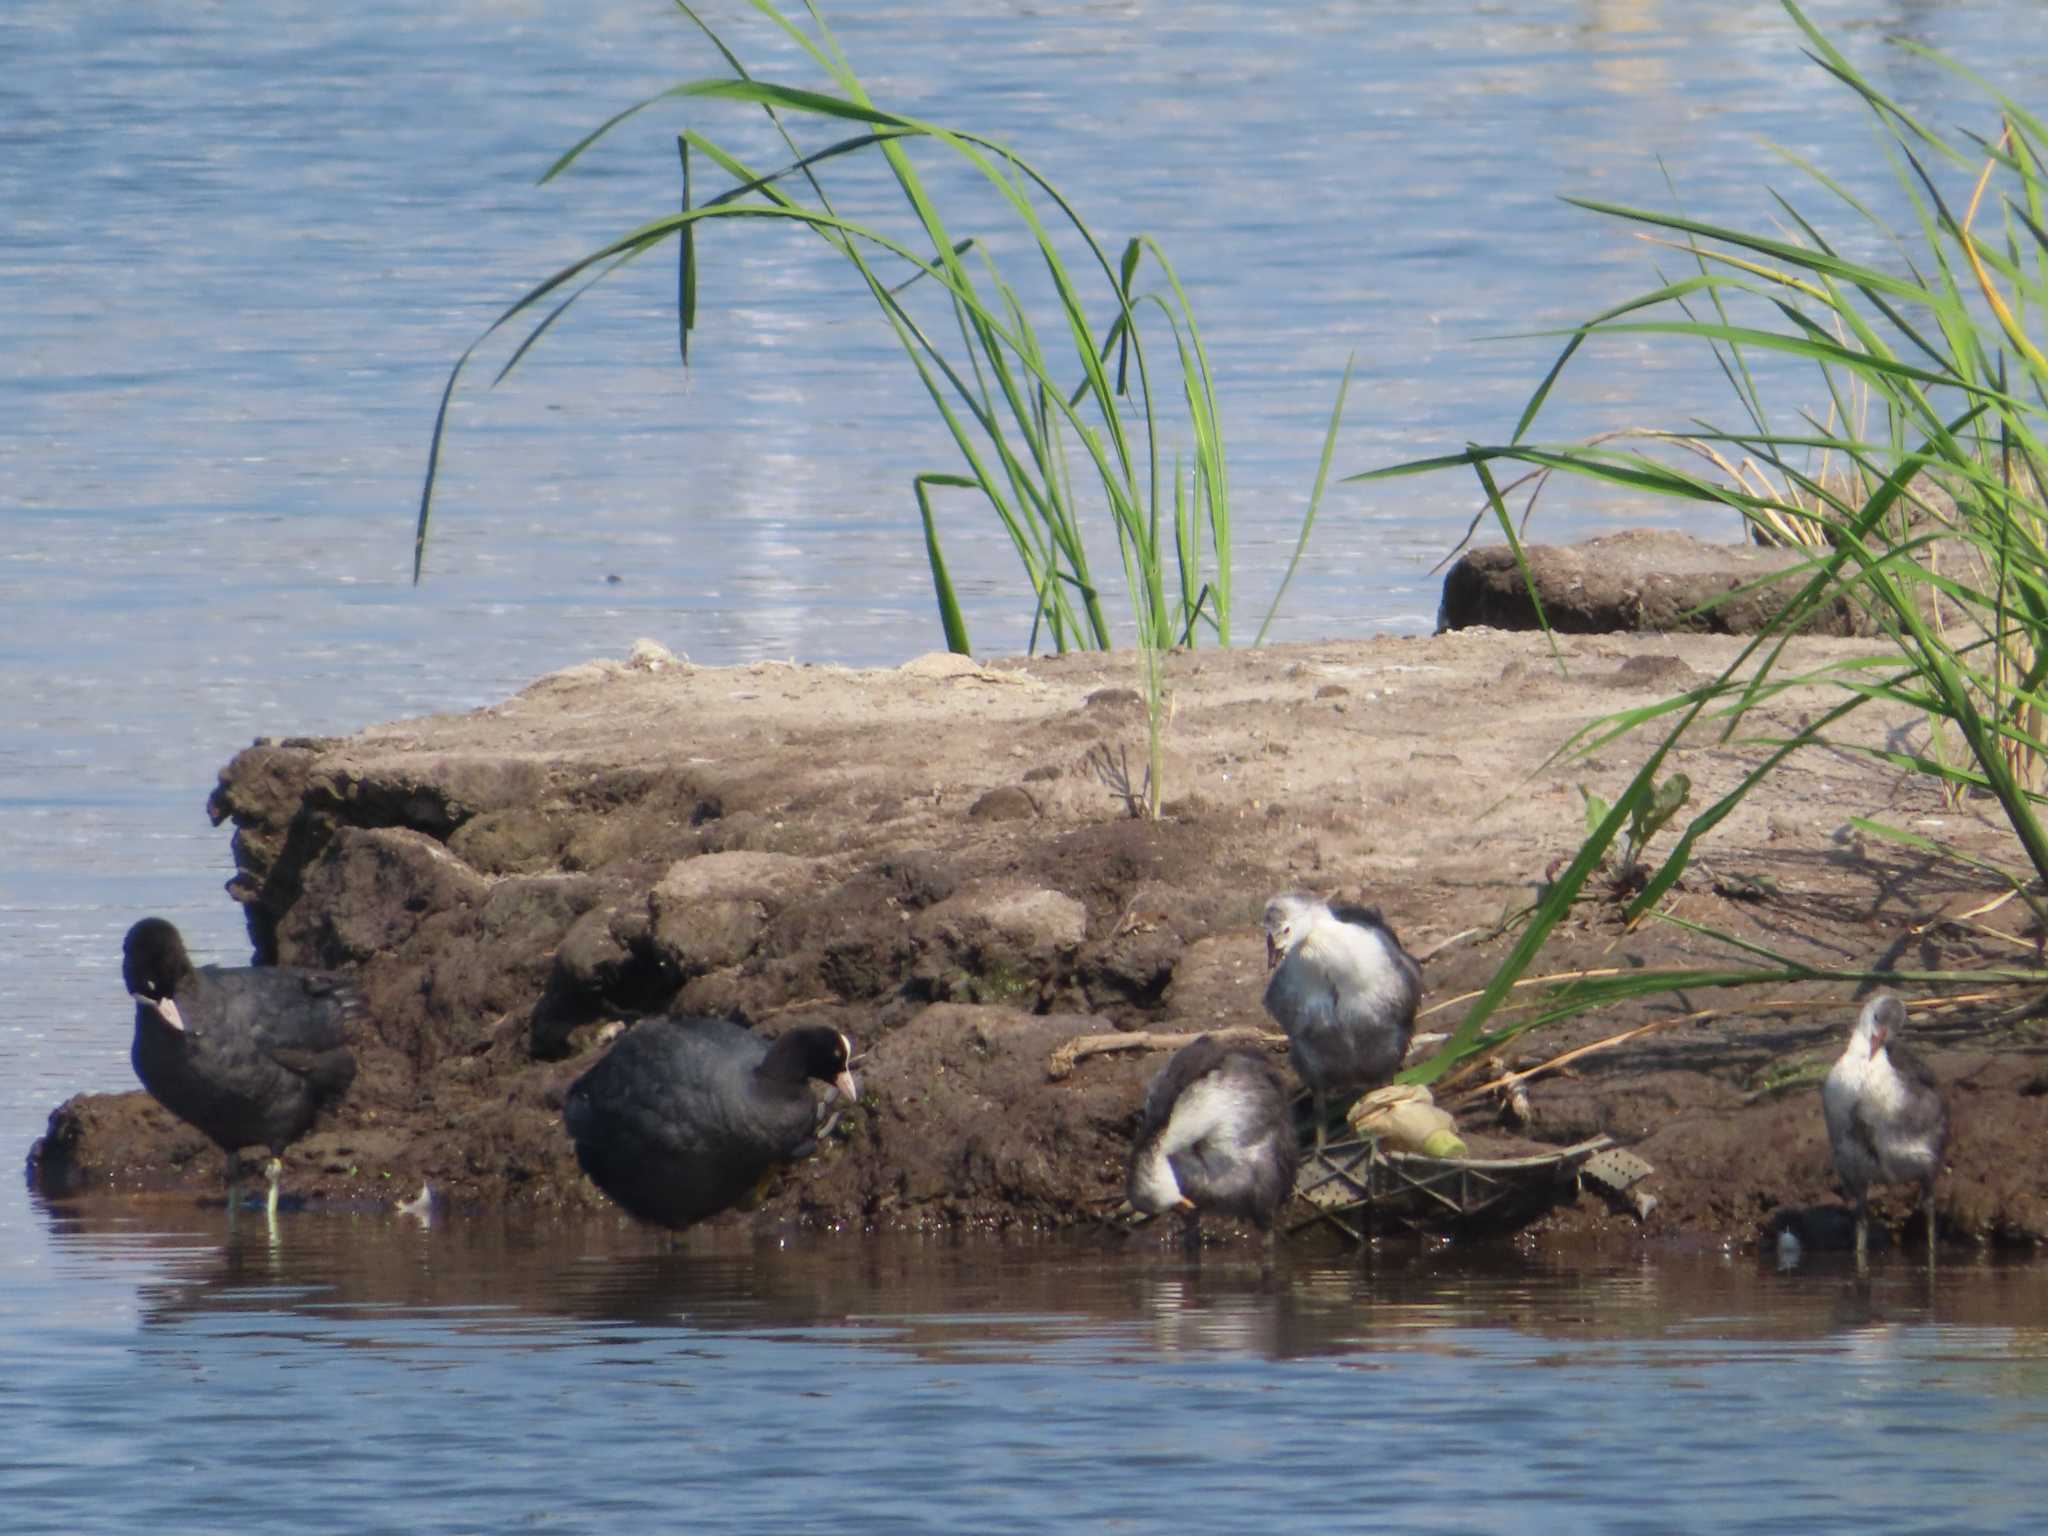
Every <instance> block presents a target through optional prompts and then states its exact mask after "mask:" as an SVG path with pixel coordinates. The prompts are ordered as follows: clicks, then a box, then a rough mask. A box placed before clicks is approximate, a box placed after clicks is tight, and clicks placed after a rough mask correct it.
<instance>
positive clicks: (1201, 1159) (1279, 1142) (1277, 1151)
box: [1129, 1035, 1300, 1245]
mask: <svg viewBox="0 0 2048 1536" xmlns="http://www.w3.org/2000/svg"><path fill="white" fill-rule="evenodd" d="M1299 1158H1300V1151H1299V1148H1298V1146H1297V1145H1296V1142H1295V1139H1294V1127H1293V1126H1292V1125H1291V1124H1290V1123H1289V1121H1288V1117H1287V1095H1286V1092H1285V1091H1284V1089H1283V1088H1282V1086H1281V1082H1280V1076H1279V1074H1278V1073H1277V1072H1275V1071H1274V1070H1273V1068H1272V1066H1271V1065H1269V1064H1268V1063H1267V1061H1266V1060H1265V1058H1264V1057H1263V1056H1260V1055H1259V1054H1257V1053H1256V1052H1253V1051H1250V1050H1246V1049H1244V1048H1242V1047H1239V1048H1237V1049H1227V1048H1225V1047H1224V1046H1222V1045H1219V1044H1218V1043H1217V1042H1216V1040H1215V1039H1214V1037H1212V1036H1209V1035H1203V1036H1202V1037H1200V1038H1199V1039H1197V1040H1195V1041H1193V1042H1191V1043H1189V1044H1187V1045H1184V1046H1182V1047H1181V1048H1180V1049H1179V1050H1178V1051H1175V1052H1174V1053H1173V1056H1172V1057H1171V1058H1170V1059H1169V1060H1168V1061H1167V1063H1166V1065H1165V1066H1164V1067H1162V1068H1161V1069H1160V1071H1159V1075H1158V1076H1157V1077H1155V1078H1153V1079H1152V1085H1151V1087H1150V1088H1149V1089H1147V1090H1146V1093H1145V1118H1144V1120H1143V1122H1142V1123H1141V1124H1140V1125H1139V1128H1138V1139H1137V1142H1136V1144H1135V1145H1134V1146H1133V1148H1132V1152H1131V1172H1130V1181H1129V1194H1130V1201H1131V1204H1132V1205H1134V1206H1136V1207H1137V1208H1138V1209H1139V1210H1141V1211H1144V1212H1146V1213H1147V1214H1149V1215H1154V1216H1156V1215H1159V1214H1160V1213H1162V1212H1164V1211H1170V1210H1176V1209H1178V1210H1183V1211H1186V1212H1187V1213H1188V1226H1187V1240H1188V1242H1189V1244H1190V1245H1193V1244H1195V1243H1198V1242H1199V1241H1200V1229H1199V1223H1200V1221H1201V1219H1202V1214H1203V1213H1204V1212H1205V1211H1214V1212H1216V1213H1217V1214H1218V1215H1221V1216H1238V1217H1242V1218H1243V1219H1245V1220H1247V1221H1250V1222H1251V1223H1252V1224H1253V1225H1255V1226H1256V1227H1258V1229H1259V1230H1260V1231H1261V1232H1270V1231H1271V1230H1272V1227H1273V1218H1274V1216H1275V1215H1276V1214H1277V1213H1278V1211H1279V1209H1280V1207H1281V1205H1282V1204H1283V1203H1285V1202H1286V1200H1287V1198H1288V1197H1289V1196H1290V1195H1292V1194H1293V1193H1294V1173H1295V1167H1296V1164H1297V1162H1298V1161H1299Z"/></svg>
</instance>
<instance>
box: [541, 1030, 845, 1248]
mask: <svg viewBox="0 0 2048 1536" xmlns="http://www.w3.org/2000/svg"><path fill="white" fill-rule="evenodd" d="M766 1054H767V1045H766V1044H765V1042H763V1041H762V1040H761V1038H760V1037H759V1036H758V1035H756V1034H754V1033H753V1032H752V1031H751V1030H747V1029H742V1028H741V1027H740V1026H738V1025H736V1024H731V1023H727V1022H725V1021H724V1020H718V1019H648V1020H645V1021H643V1022H642V1023H640V1024H638V1025H636V1026H635V1027H634V1028H633V1029H632V1030H630V1031H629V1032H628V1033H627V1034H626V1035H625V1036H624V1037H623V1038H621V1039H620V1040H619V1042H618V1043H617V1044H616V1045H614V1046H613V1047H612V1048H611V1050H610V1052H608V1053H607V1054H606V1056H605V1057H604V1059H603V1060H602V1061H600V1062H598V1064H597V1065H596V1066H594V1067H592V1068H591V1069H590V1070H589V1071H588V1072H586V1073H585V1074H584V1075H583V1076H582V1077H580V1078H578V1079H577V1081H576V1083H575V1084H574V1085H573V1086H572V1087H571V1088H570V1090H569V1094H568V1097H567V1099H566V1101H565V1102H564V1105H563V1118H564V1120H565V1121H566V1123H567V1125H568V1127H569V1134H570V1137H571V1138H572V1139H573V1140H574V1141H575V1143H576V1156H577V1160H578V1161H579V1162H580V1163H581V1164H582V1165H583V1170H584V1172H586V1173H588V1174H589V1175H590V1178H591V1180H592V1182H593V1183H595V1184H596V1185H597V1186H598V1188H600V1189H602V1190H603V1191H604V1192H605V1193H606V1194H608V1195H610V1196H611V1197H612V1198H613V1199H614V1200H616V1201H618V1202H619V1204H621V1205H623V1206H624V1207H625V1208H626V1209H627V1210H629V1211H631V1212H632V1213H633V1214H634V1215H636V1216H639V1217H641V1218H643V1219H645V1220H649V1221H656V1222H661V1223H663V1224H665V1225H668V1226H687V1225H688V1224H689V1223H691V1222H693V1221H700V1220H702V1219H703V1218H704V1217H706V1216H710V1215H713V1214H715V1213H716V1212H718V1211H721V1210H723V1209H725V1207H727V1206H729V1205H731V1204H733V1203H734V1202H735V1201H737V1200H739V1199H740V1198H742V1197H743V1196H744V1195H746V1193H747V1192H748V1191H749V1190H750V1189H752V1188H753V1187H754V1185H755V1184H756V1183H758V1182H759V1180H760V1178H761V1176H762V1174H764V1173H766V1172H767V1171H768V1169H769V1167H770V1166H771V1165H773V1164H774V1163H777V1162H781V1161H786V1160H788V1159H790V1158H793V1157H796V1156H799V1155H801V1153H802V1151H803V1149H804V1148H805V1146H806V1145H807V1144H808V1143H809V1142H810V1141H811V1139H812V1136H813V1132H814V1131H815V1128H816V1121H817V1106H816V1101H815V1100H814V1099H813V1098H812V1097H811V1095H810V1092H809V1090H808V1089H807V1088H805V1087H804V1086H803V1085H802V1084H800V1083H799V1084H794V1085H780V1086H778V1085H774V1084H767V1083H763V1082H762V1081H761V1079H760V1078H758V1077H757V1076H756V1074H755V1068H757V1067H758V1066H759V1065H760V1064H761V1059H762V1057H764V1056H765V1055H766Z"/></svg>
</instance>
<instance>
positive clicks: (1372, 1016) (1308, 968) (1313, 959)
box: [1266, 891, 1422, 1151]
mask: <svg viewBox="0 0 2048 1536" xmlns="http://www.w3.org/2000/svg"><path fill="white" fill-rule="evenodd" d="M1266 963H1267V965H1268V966H1269V967H1271V968H1272V973H1273V974H1272V976H1271V978H1270V979H1269V980H1268V981H1267V983H1266V1012H1268V1013H1270V1014H1271V1015H1272V1016H1273V1017H1274V1019H1275V1020H1277V1021H1278V1022H1279V1025H1280V1027H1281V1028H1282V1029H1284V1030H1286V1031H1287V1042H1288V1047H1289V1050H1288V1060H1290V1061H1291V1062H1293V1063H1294V1070H1295V1071H1296V1072H1297V1073H1298V1074H1300V1076H1301V1080H1302V1081H1303V1082H1304V1083H1306V1084H1307V1085H1308V1090H1309V1093H1310V1095H1311V1096H1312V1098H1313V1100H1314V1103H1315V1117H1316V1150H1317V1151H1321V1150H1322V1146H1323V1138H1324V1135H1325V1132H1326V1129H1327V1125H1328V1119H1329V1101H1330V1099H1331V1098H1332V1097H1334V1096H1336V1095H1339V1094H1342V1095H1345V1096H1347V1097H1349V1098H1355V1097H1356V1096H1357V1095H1359V1094H1361V1093H1364V1092H1365V1091H1366V1090H1368V1089H1371V1088H1377V1087H1379V1086H1380V1085H1381V1084H1382V1083H1384V1082H1386V1081H1387V1079H1389V1078H1390V1077H1392V1076H1393V1075H1394V1074H1395V1073H1396V1072H1398V1071H1400V1070H1401V1062H1402V1059H1403V1058H1404V1057H1405V1056H1406V1055H1407V1054H1408V1042H1409V1041H1410V1040H1411V1039H1412V1038H1413V1037H1414V1034H1415V1005H1416V1003H1417V1002H1418V1001H1419V1000H1420V999H1421V996H1422V969H1421V967H1420V966H1418V965H1417V964H1416V963H1415V957H1414V956H1413V955H1411V954H1409V953H1408V951H1407V950H1405V949H1403V948H1402V947H1401V941H1400V939H1398V938H1397V937H1395V935H1394V930H1393V929H1391V928H1389V927H1388V926H1387V924H1386V920H1385V919H1384V918H1382V917H1381V916H1380V913H1379V909H1378V908H1377V907H1354V906H1336V907H1332V906H1329V905H1327V904H1326V903H1324V902H1321V901H1318V900H1317V899H1316V898H1315V897H1313V896H1310V895H1308V894H1307V893H1305V892H1301V891H1287V892H1283V893H1282V894H1280V895H1278V896H1275V897H1274V898H1273V899H1272V900H1271V901H1269V902H1267V903H1266Z"/></svg>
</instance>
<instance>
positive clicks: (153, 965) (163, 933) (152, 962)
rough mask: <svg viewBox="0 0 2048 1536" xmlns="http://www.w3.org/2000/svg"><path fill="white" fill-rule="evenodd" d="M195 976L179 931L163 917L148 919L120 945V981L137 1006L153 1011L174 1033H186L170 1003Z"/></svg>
mask: <svg viewBox="0 0 2048 1536" xmlns="http://www.w3.org/2000/svg"><path fill="white" fill-rule="evenodd" d="M191 974H192V958H191V956H189V955H187V954H186V953H185V941H184V939H182V938H180V937H179V935H178V930H177V929H176V928H175V927H174V926H172V925H171V924H170V923H168V922H166V921H164V919H162V918H160V917H145V918H144V919H143V920H142V921H141V922H139V923H137V924H136V925H135V926H134V927H133V928H130V929H129V930H128V937H127V938H125V939H123V940H122V941H121V979H122V980H124V981H126V982H127V983H128V991H129V993H130V994H131V995H132V996H133V997H134V999H135V1001H136V1004H137V1005H138V1006H140V1007H143V1008H150V1009H154V1010H155V1011H156V1014H157V1016H158V1017H159V1018H161V1019H162V1020H163V1021H164V1022H165V1023H166V1024H168V1025H170V1026H171V1028H173V1029H183V1028H184V1027H185V1021H184V1020H183V1019H182V1018H180V1017H179V1016H178V1005H177V1004H176V1003H175V1002H173V1001H172V1000H171V999H172V997H173V996H174V995H175V994H176V992H177V990H178V988H179V986H180V985H181V984H182V983H183V982H184V980H185V978H186V977H188V976H190V975H191Z"/></svg>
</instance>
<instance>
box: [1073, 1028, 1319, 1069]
mask: <svg viewBox="0 0 2048 1536" xmlns="http://www.w3.org/2000/svg"><path fill="white" fill-rule="evenodd" d="M1204 1035H1208V1036H1211V1037H1212V1038H1214V1039H1217V1040H1229V1041H1240V1040H1241V1041H1244V1042H1246V1043H1248V1044H1253V1045H1263V1046H1266V1047H1267V1048H1269V1049H1271V1050H1276V1051H1284V1050H1285V1049H1287V1037H1286V1036H1285V1035H1278V1034H1274V1033H1273V1032H1272V1031H1271V1030H1265V1029H1260V1028H1258V1027H1257V1026H1256V1025H1251V1024H1239V1025H1233V1026H1231V1027H1230V1028H1228V1029H1197V1030H1190V1031H1189V1032H1187V1033H1186V1034H1166V1035H1161V1034H1154V1033H1152V1032H1151V1031H1150V1030H1143V1029H1138V1030H1129V1031H1126V1032H1124V1033H1121V1034H1114V1035H1076V1036H1075V1037H1074V1038H1073V1039H1072V1040H1069V1041H1068V1042H1067V1043H1066V1044H1065V1045H1062V1046H1059V1047H1058V1048H1057V1049H1055V1050H1054V1051H1053V1053H1052V1055H1051V1056H1049V1057H1048V1058H1047V1059H1046V1063H1045V1075H1046V1076H1047V1077H1048V1078H1050V1079H1051V1080H1052V1081H1054V1082H1058V1081H1060V1079H1062V1078H1065V1077H1071V1076H1072V1075H1073V1071H1074V1066H1075V1064H1076V1063H1077V1062H1079V1061H1081V1060H1082V1058H1084V1057H1088V1056H1105V1055H1108V1054H1109V1053H1110V1052H1112V1051H1173V1050H1178V1049H1180V1047H1182V1046H1184V1045H1192V1044H1193V1043H1194V1042H1195V1041H1197V1040H1199V1039H1201V1038H1202V1036H1204Z"/></svg>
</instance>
